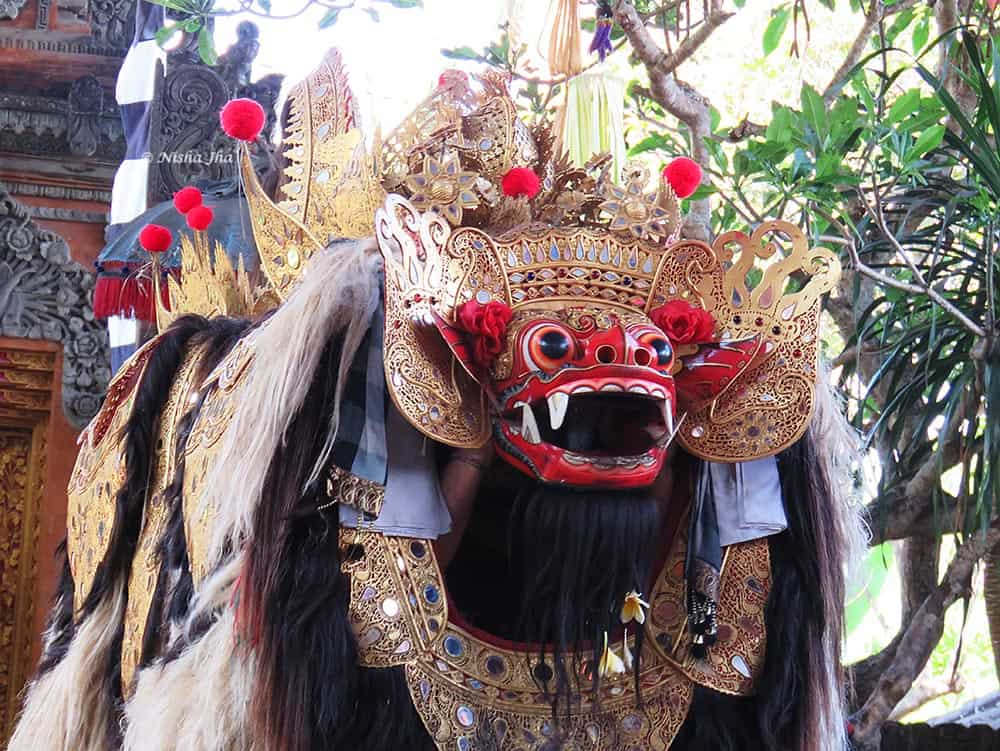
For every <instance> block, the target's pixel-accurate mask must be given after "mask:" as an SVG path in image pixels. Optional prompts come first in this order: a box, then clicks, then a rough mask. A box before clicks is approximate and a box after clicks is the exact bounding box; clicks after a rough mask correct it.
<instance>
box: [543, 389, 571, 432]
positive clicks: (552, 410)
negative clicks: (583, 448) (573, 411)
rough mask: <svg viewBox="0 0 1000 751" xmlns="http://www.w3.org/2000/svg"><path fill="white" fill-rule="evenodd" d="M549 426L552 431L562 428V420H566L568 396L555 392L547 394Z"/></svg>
mask: <svg viewBox="0 0 1000 751" xmlns="http://www.w3.org/2000/svg"><path fill="white" fill-rule="evenodd" d="M548 402H549V424H550V425H551V426H552V429H553V430H559V428H561V427H562V424H563V420H565V419H566V408H567V407H568V406H569V394H564V393H561V392H556V393H554V394H549V399H548Z"/></svg>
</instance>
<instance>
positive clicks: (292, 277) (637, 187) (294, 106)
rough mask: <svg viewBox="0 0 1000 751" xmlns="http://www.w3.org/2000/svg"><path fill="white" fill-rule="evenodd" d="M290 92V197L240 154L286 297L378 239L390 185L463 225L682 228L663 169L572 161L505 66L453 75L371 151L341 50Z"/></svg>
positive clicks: (664, 237)
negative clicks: (337, 254)
mask: <svg viewBox="0 0 1000 751" xmlns="http://www.w3.org/2000/svg"><path fill="white" fill-rule="evenodd" d="M289 98H290V106H289V113H290V117H289V123H288V133H287V135H286V138H285V146H284V156H285V158H286V160H287V161H288V167H287V168H286V169H285V171H284V174H285V177H286V182H285V184H284V185H283V186H282V187H281V192H282V194H283V198H282V199H281V200H279V201H278V202H277V203H276V202H274V201H272V200H271V199H270V197H268V196H267V195H266V193H265V192H264V191H263V189H262V188H261V186H260V183H259V182H258V180H257V178H256V175H255V174H254V170H253V169H252V166H251V164H250V158H249V151H248V150H247V149H244V152H243V156H242V174H243V180H244V184H245V186H246V191H247V199H248V202H249V205H250V215H251V220H252V225H253V231H254V237H255V240H256V244H257V248H258V251H259V252H260V256H261V267H262V269H263V270H264V273H265V274H266V275H267V277H268V279H269V280H270V282H271V285H272V286H273V288H274V289H275V291H276V293H277V294H278V296H279V297H280V298H281V299H284V298H285V297H286V296H287V294H288V292H289V291H290V290H291V288H292V287H293V286H294V284H295V281H296V280H297V279H298V278H299V276H300V275H301V273H302V270H303V268H304V266H305V264H306V262H307V261H308V259H309V258H310V257H311V256H312V255H313V254H314V253H316V252H317V251H318V250H320V249H321V248H322V247H324V246H325V245H327V244H329V243H330V242H331V241H333V240H335V239H342V238H361V237H370V236H371V235H372V234H373V233H374V225H375V212H376V210H377V209H378V208H379V207H380V206H382V205H383V204H384V203H385V200H386V197H387V195H388V194H389V193H390V192H392V193H396V194H400V195H402V196H403V197H404V198H407V199H408V200H410V201H411V202H412V203H413V205H414V206H415V207H416V208H418V209H420V210H421V211H432V212H435V213H437V214H439V215H441V216H442V217H444V218H445V219H446V220H447V222H448V223H449V224H450V225H451V226H453V227H458V226H466V227H477V228H482V229H485V230H486V231H488V232H489V233H490V234H492V235H498V234H502V233H503V232H504V231H509V230H511V229H515V228H517V229H523V228H525V227H529V228H530V227H531V226H532V225H536V226H537V225H544V226H545V227H553V226H555V227H587V228H591V229H593V230H595V231H598V232H605V233H606V232H607V231H609V230H610V231H611V232H614V233H619V234H620V235H621V236H622V238H623V240H624V241H625V242H630V241H632V240H644V241H648V242H652V243H654V244H658V245H661V246H665V245H667V244H669V243H670V242H671V241H673V240H675V239H676V238H677V236H678V234H679V230H680V220H681V217H680V205H679V201H678V199H677V197H676V195H674V193H673V190H672V189H671V188H670V186H669V185H668V184H666V183H665V182H664V181H661V180H659V179H657V180H655V181H652V182H653V183H654V185H653V186H652V188H650V187H647V186H648V184H649V183H650V182H651V181H650V175H649V172H648V171H647V170H646V169H644V168H642V167H639V166H635V165H629V166H628V167H627V168H626V172H625V174H624V175H623V176H622V177H623V179H624V186H619V185H617V184H616V183H615V177H617V176H613V175H610V174H609V171H610V163H611V161H610V158H609V157H606V156H603V157H597V158H595V159H594V160H592V162H591V163H590V164H588V165H586V166H585V167H583V168H577V167H574V166H573V165H571V164H570V163H569V161H568V159H567V158H566V157H564V156H562V155H561V154H559V153H558V152H557V150H556V148H555V139H554V137H553V135H552V132H551V126H550V125H549V124H547V123H542V124H540V125H538V126H536V127H534V128H529V127H528V126H527V125H525V123H524V122H522V121H521V119H520V118H519V117H518V115H517V111H516V107H515V105H514V102H513V101H512V100H511V98H510V96H509V94H508V91H507V81H506V79H505V78H504V77H503V76H502V75H500V74H498V73H496V72H488V73H486V74H484V75H483V76H481V77H478V78H475V79H473V80H469V79H468V78H466V77H465V75H464V74H458V73H456V72H450V73H446V74H445V75H444V76H442V79H441V82H440V84H439V86H438V87H437V89H435V91H434V92H433V93H432V94H431V95H430V96H429V97H428V98H427V99H425V100H424V101H423V102H421V103H420V105H418V107H417V108H416V109H415V110H414V112H413V113H411V114H410V115H409V116H408V117H407V118H406V119H405V120H404V121H403V122H402V123H401V124H400V125H399V126H398V127H397V128H396V129H395V130H394V131H392V133H390V134H389V135H388V136H387V137H386V138H385V139H378V138H376V142H375V145H374V147H373V149H372V151H371V152H370V153H369V152H368V151H367V150H366V149H365V143H364V138H363V136H362V133H361V130H360V128H359V123H358V117H357V114H356V108H355V106H354V98H353V95H352V94H351V91H350V88H349V86H348V83H347V76H346V74H345V72H344V67H343V63H342V60H341V57H340V55H339V53H338V52H337V51H335V50H334V51H331V52H330V53H329V54H328V55H327V57H326V59H325V60H324V61H323V63H322V64H321V65H320V67H319V68H317V70H315V71H314V72H313V73H312V74H310V75H309V76H308V77H307V78H306V79H305V80H304V81H302V82H301V83H300V84H298V85H297V86H296V87H295V88H294V89H293V90H292V92H291V94H290V96H289ZM514 167H527V168H529V169H531V170H532V171H533V173H534V174H536V175H537V176H538V178H539V180H540V184H539V193H538V195H537V196H535V197H534V198H533V199H532V200H530V201H529V200H527V199H525V198H519V197H511V196H507V195H505V194H504V193H503V190H502V188H501V183H502V180H503V177H504V175H506V174H507V173H508V171H510V170H511V169H512V168H514ZM531 289H532V287H531V285H528V286H527V288H526V291H525V293H526V294H529V293H530V290H531Z"/></svg>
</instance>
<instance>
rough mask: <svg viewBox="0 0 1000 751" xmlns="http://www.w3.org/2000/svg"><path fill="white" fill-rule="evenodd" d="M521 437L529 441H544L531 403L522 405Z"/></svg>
mask: <svg viewBox="0 0 1000 751" xmlns="http://www.w3.org/2000/svg"><path fill="white" fill-rule="evenodd" d="M521 437H522V438H524V440H526V441H527V442H528V443H541V442H542V436H541V434H540V433H539V432H538V423H537V422H535V413H534V412H533V411H532V410H531V405H530V404H523V405H521Z"/></svg>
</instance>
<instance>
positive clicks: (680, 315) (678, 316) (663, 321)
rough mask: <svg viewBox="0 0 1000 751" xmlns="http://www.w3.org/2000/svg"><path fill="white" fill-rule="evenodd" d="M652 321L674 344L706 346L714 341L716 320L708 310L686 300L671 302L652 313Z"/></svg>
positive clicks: (650, 315)
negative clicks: (706, 343) (705, 344)
mask: <svg viewBox="0 0 1000 751" xmlns="http://www.w3.org/2000/svg"><path fill="white" fill-rule="evenodd" d="M649 317H650V319H651V320H652V321H653V323H655V324H656V326H657V327H658V328H659V329H660V331H662V332H663V333H664V334H666V335H667V338H668V339H670V341H671V342H672V343H673V344H704V343H705V342H711V341H713V334H714V333H715V319H714V318H712V314H711V313H709V312H708V311H707V310H702V309H701V308H697V307H695V306H694V305H692V304H691V303H689V302H687V301H686V300H671V301H670V302H668V303H664V304H663V305H661V306H660V307H658V308H656V309H654V310H652V311H650V313H649Z"/></svg>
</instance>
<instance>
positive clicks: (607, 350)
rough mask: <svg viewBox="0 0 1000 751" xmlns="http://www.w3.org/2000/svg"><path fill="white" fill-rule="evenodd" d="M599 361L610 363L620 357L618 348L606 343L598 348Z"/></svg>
mask: <svg viewBox="0 0 1000 751" xmlns="http://www.w3.org/2000/svg"><path fill="white" fill-rule="evenodd" d="M596 354H597V362H599V363H603V364H605V365H610V364H611V363H613V362H615V361H616V360H617V359H618V352H617V350H616V349H615V348H614V347H612V346H611V345H610V344H605V345H603V346H600V347H598V348H597V353H596Z"/></svg>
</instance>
